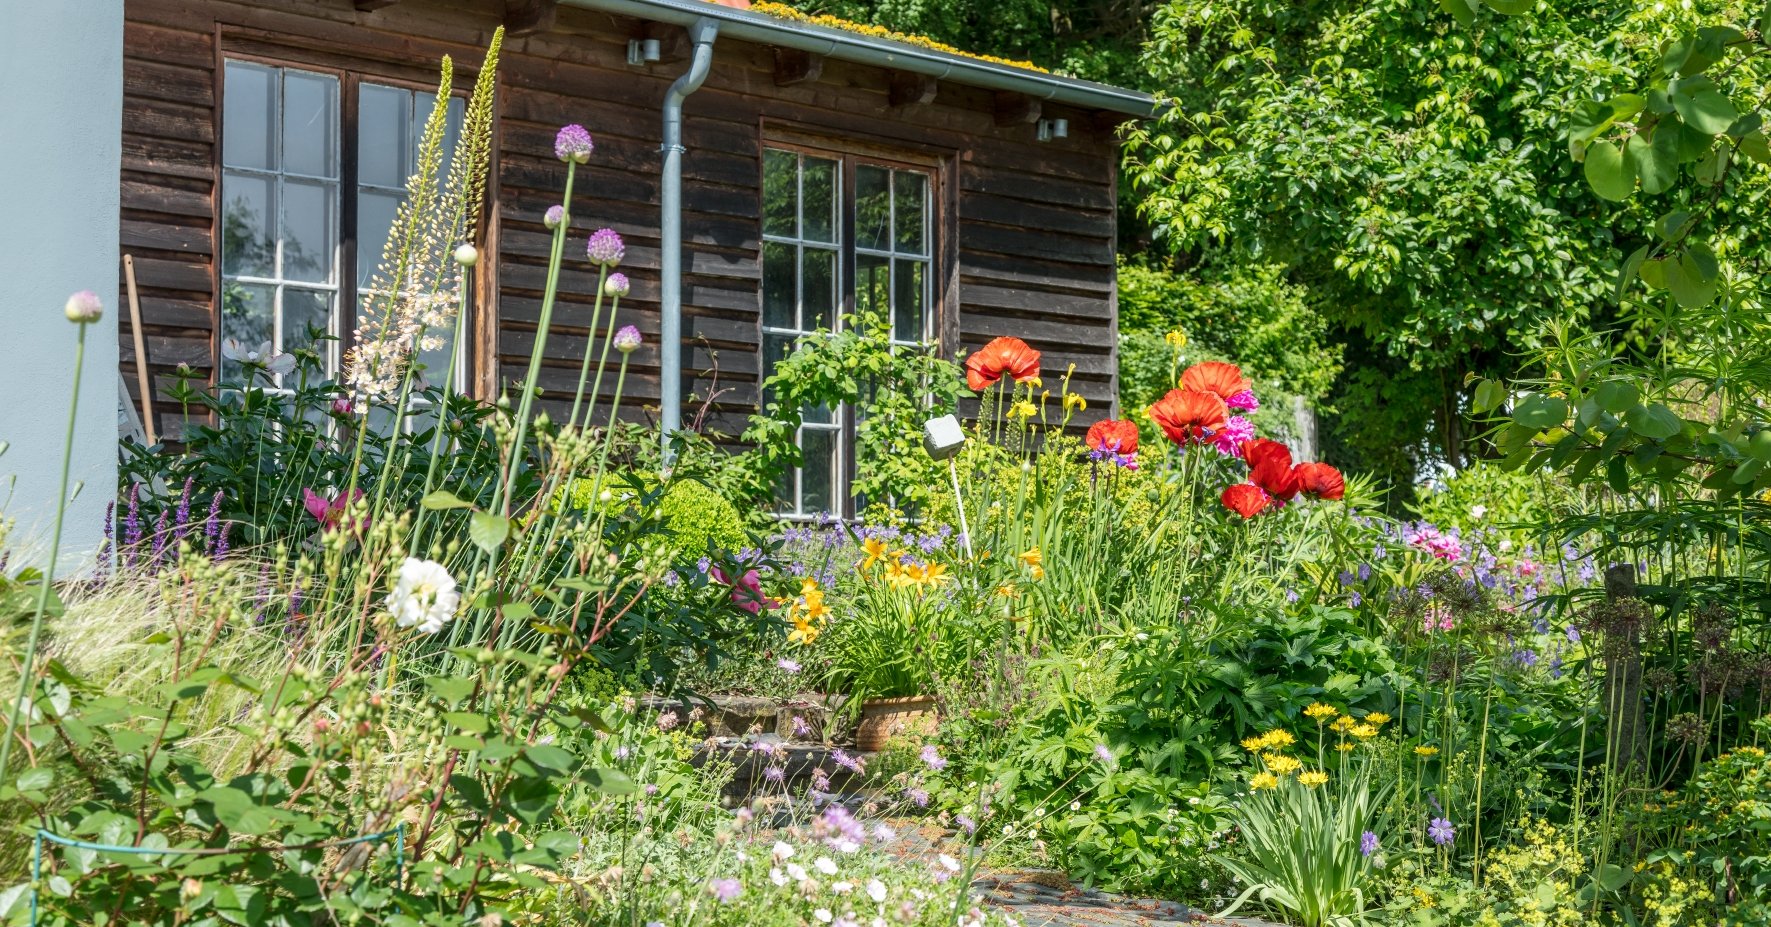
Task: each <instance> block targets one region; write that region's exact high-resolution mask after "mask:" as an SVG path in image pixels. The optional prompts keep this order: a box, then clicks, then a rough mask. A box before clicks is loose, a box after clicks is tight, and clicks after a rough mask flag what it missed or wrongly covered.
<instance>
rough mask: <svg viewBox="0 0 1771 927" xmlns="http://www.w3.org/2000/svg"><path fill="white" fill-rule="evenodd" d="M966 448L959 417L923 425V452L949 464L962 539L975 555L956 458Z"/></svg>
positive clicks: (963, 428)
mask: <svg viewBox="0 0 1771 927" xmlns="http://www.w3.org/2000/svg"><path fill="white" fill-rule="evenodd" d="M964 448H965V426H963V425H961V424H959V417H958V416H955V415H943V416H941V417H940V418H931V419H929V420H928V421H926V422H923V423H922V449H923V450H925V451H928V452H929V456H930V457H933V458H934V459H936V460H945V461H947V475H948V476H949V477H950V478H952V480H953V507H954V508H955V509H958V510H959V539H960V540H961V541H963V542H965V555H966V556H967V557H968V558H969V557H970V556H971V555H972V529H971V527H970V526H968V525H967V524H966V519H965V497H964V496H961V495H960V493H959V466H958V464H957V463H955V458H957V457H958V456H959V452H960V451H961V450H963V449H964Z"/></svg>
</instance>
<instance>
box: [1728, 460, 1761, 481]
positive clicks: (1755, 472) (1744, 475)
mask: <svg viewBox="0 0 1771 927" xmlns="http://www.w3.org/2000/svg"><path fill="white" fill-rule="evenodd" d="M1764 470H1765V462H1764V461H1762V460H1749V461H1747V462H1745V463H1743V464H1741V465H1740V466H1738V467H1735V468H1734V476H1733V477H1732V479H1733V480H1734V482H1736V483H1741V484H1745V483H1751V482H1752V481H1753V480H1755V479H1758V477H1759V474H1760V473H1763V472H1764Z"/></svg>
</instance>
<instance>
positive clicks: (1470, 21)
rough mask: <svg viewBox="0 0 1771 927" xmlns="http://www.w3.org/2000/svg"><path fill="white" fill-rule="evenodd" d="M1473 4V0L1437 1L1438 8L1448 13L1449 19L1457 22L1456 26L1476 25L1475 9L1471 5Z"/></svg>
mask: <svg viewBox="0 0 1771 927" xmlns="http://www.w3.org/2000/svg"><path fill="white" fill-rule="evenodd" d="M1473 2H1474V0H1439V7H1440V8H1441V9H1443V10H1444V11H1445V12H1447V13H1450V14H1451V18H1452V19H1455V20H1457V22H1458V25H1460V26H1466V27H1467V26H1474V25H1475V24H1476V8H1475V6H1473V5H1472V4H1473Z"/></svg>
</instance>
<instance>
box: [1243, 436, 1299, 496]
mask: <svg viewBox="0 0 1771 927" xmlns="http://www.w3.org/2000/svg"><path fill="white" fill-rule="evenodd" d="M1242 456H1243V459H1244V460H1247V461H1248V481H1249V482H1250V483H1253V484H1255V485H1256V486H1259V487H1260V488H1262V489H1264V490H1266V491H1267V494H1268V495H1270V496H1272V497H1273V498H1275V499H1282V500H1287V501H1289V500H1290V499H1291V498H1292V497H1293V496H1296V495H1297V494H1298V478H1297V475H1296V474H1294V473H1293V472H1292V466H1291V449H1290V448H1288V447H1286V446H1285V445H1283V444H1280V443H1279V442H1278V441H1269V440H1267V439H1266V438H1256V439H1254V440H1253V441H1248V442H1246V443H1244V444H1243V445H1242Z"/></svg>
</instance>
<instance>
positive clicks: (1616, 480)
mask: <svg viewBox="0 0 1771 927" xmlns="http://www.w3.org/2000/svg"><path fill="white" fill-rule="evenodd" d="M1605 482H1606V483H1609V484H1610V485H1611V490H1612V492H1620V493H1623V492H1629V491H1630V468H1629V463H1628V462H1627V461H1626V459H1625V458H1622V457H1613V458H1611V460H1610V461H1608V462H1607V463H1606V464H1605Z"/></svg>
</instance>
